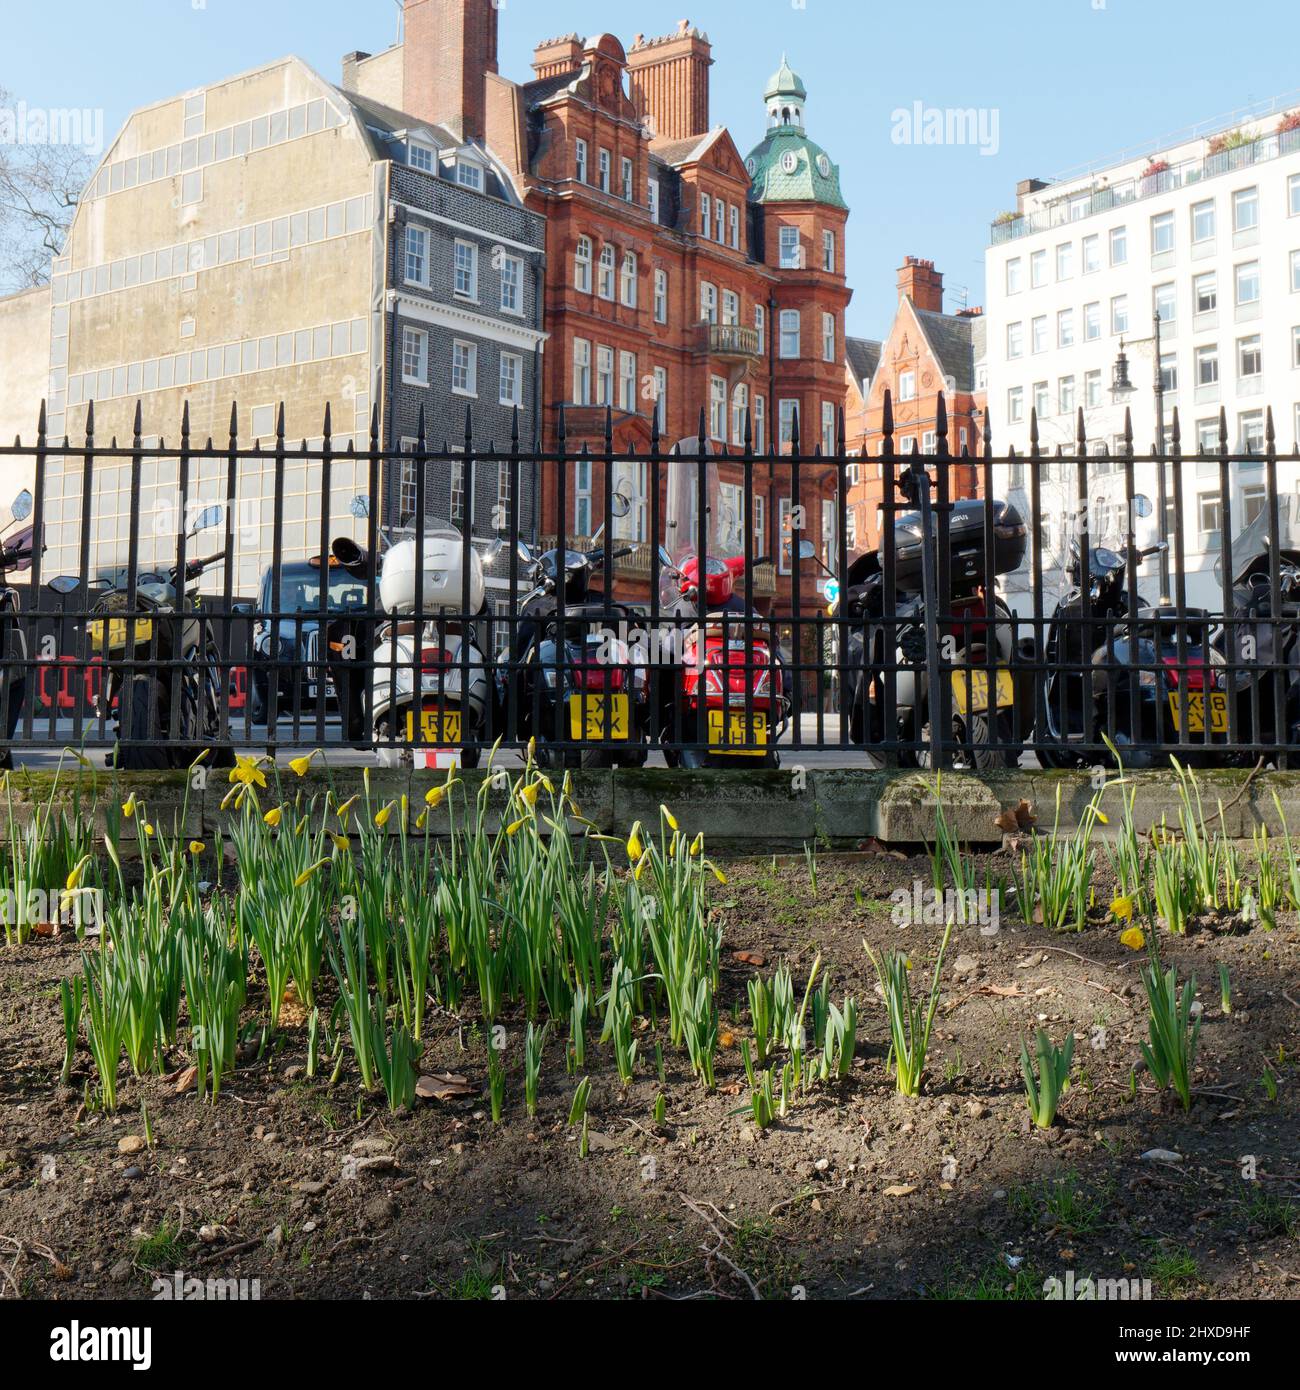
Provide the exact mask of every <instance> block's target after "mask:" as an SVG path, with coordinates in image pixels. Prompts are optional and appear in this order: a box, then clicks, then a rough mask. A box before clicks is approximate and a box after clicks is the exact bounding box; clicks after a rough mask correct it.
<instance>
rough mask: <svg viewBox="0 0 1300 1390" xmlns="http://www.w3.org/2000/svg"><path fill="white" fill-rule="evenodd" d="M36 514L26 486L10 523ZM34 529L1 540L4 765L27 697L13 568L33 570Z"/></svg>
mask: <svg viewBox="0 0 1300 1390" xmlns="http://www.w3.org/2000/svg"><path fill="white" fill-rule="evenodd" d="M31 514H32V494H31V493H30V492H28V491H27V489H26V488H24V489H23V491H22V492H20V493H19V494H18V496H17V497H15V498H14V501H13V506H12V507H10V509H9V516H10V524H13V523H14V522H18V521H26V520H27V518H28V517H29V516H31ZM32 544H33V540H32V528H31V527H30V526H28V527H26V528H25V529H24V530H21V531H15V532H14V533H13V534H12V535H9V536H5V537H4V538H3V539H0V652H3V658H2V659H0V713H2V714H3V728H4V736H5V746H4V748H3V749H0V768H10V767H12V766H13V753H12V744H13V737H14V732H15V730H16V729H17V728H18V720H19V718H20V717H21V715H22V712H23V705H24V704H25V702H26V699H27V664H26V663H27V637H26V634H25V633H24V632H23V628H22V623H21V621H20V620H19V616H18V615H19V613H20V612H21V611H22V604H21V602H20V600H19V595H18V590H17V589H15V588H14V587H13V586H12V585H11V584H10V583H9V582H8V580H9V574H10V572H11V571H13V570H25V569H30V568H31V564H32Z"/></svg>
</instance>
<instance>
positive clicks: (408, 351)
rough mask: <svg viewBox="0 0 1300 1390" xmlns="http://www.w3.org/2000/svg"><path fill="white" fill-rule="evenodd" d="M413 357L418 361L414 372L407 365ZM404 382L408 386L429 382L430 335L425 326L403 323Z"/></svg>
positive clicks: (423, 384) (424, 384) (425, 384)
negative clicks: (417, 326)
mask: <svg viewBox="0 0 1300 1390" xmlns="http://www.w3.org/2000/svg"><path fill="white" fill-rule="evenodd" d="M412 347H414V349H415V351H414V353H413V352H412ZM412 358H414V360H415V362H416V363H417V367H416V370H415V371H414V372H412V371H411V370H410V369H409V367H408V366H407V364H408V362H410V361H411V360H412ZM402 382H403V384H405V385H407V386H427V385H428V384H429V335H428V333H426V332H425V331H424V329H423V328H412V327H410V326H409V325H408V324H403V325H402Z"/></svg>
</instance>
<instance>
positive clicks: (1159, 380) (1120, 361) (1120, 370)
mask: <svg viewBox="0 0 1300 1390" xmlns="http://www.w3.org/2000/svg"><path fill="white" fill-rule="evenodd" d="M1147 344H1151V345H1152V347H1153V350H1154V353H1155V364H1156V369H1155V381H1154V387H1153V389H1154V391H1155V398H1156V458H1157V460H1158V463H1157V464H1156V505H1157V507H1158V508H1159V518H1160V520H1159V526H1160V539H1161V541H1163V542H1165V544H1164V546H1163V547H1162V548H1161V551H1160V602H1161V604H1162V605H1167V604H1168V603H1169V601H1170V600H1169V545H1168V541H1169V537H1168V534H1167V527H1166V500H1167V489H1166V485H1165V375H1164V371H1163V370H1162V368H1161V365H1160V315H1159V313H1157V314H1156V315H1155V331H1154V333H1153V334H1152V335H1151V337H1149V338H1137V339H1130V340H1129V342H1128V344H1127V346H1129V347H1143V346H1145V345H1147ZM1124 348H1125V340H1124V339H1123V338H1121V339H1120V341H1119V356H1118V357H1117V358H1116V359H1115V366H1114V368H1113V370H1112V373H1111V387H1110V394H1111V396H1112V398H1113V399H1114V401H1115V403H1116V405H1123V404H1125V403H1126V402H1127V401H1128V400H1129V399H1130V397H1131V396H1132V395H1133V390H1134V387H1133V383H1132V381H1130V380H1129V374H1128V354H1127V353H1126V352H1125V351H1124Z"/></svg>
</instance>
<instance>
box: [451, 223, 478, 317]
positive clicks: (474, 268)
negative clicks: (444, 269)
mask: <svg viewBox="0 0 1300 1390" xmlns="http://www.w3.org/2000/svg"><path fill="white" fill-rule="evenodd" d="M466 253H468V259H467V264H462V257H463V256H465V254H466ZM462 280H463V281H464V282H465V285H466V286H467V288H464V289H462V288H461V284H462ZM452 293H453V294H454V295H455V297H456V298H457V299H460V300H463V301H464V302H465V303H467V304H477V303H478V244H477V243H476V242H473V241H466V240H465V239H464V238H463V237H457V238H456V241H455V244H454V246H453V248H452Z"/></svg>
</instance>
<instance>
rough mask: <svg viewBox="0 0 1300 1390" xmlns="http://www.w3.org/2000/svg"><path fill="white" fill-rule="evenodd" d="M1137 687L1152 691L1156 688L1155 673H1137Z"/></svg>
mask: <svg viewBox="0 0 1300 1390" xmlns="http://www.w3.org/2000/svg"><path fill="white" fill-rule="evenodd" d="M1138 685H1139V686H1141V687H1142V689H1144V690H1154V689H1155V688H1156V673H1155V672H1154V671H1139V672H1138Z"/></svg>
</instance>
